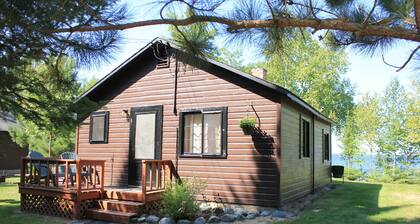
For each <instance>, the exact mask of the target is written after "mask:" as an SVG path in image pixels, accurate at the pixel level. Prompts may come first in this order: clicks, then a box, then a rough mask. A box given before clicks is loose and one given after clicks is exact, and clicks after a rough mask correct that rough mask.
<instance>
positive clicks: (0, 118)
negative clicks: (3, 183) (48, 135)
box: [0, 111, 28, 176]
mask: <svg viewBox="0 0 420 224" xmlns="http://www.w3.org/2000/svg"><path fill="white" fill-rule="evenodd" d="M16 125H17V123H16V119H15V118H14V117H13V116H12V115H10V114H9V113H5V112H1V111H0V176H2V175H4V176H9V175H14V174H19V169H20V159H21V158H22V157H23V156H26V155H27V154H28V149H27V148H22V147H20V146H19V145H18V144H16V143H15V142H13V140H12V138H11V136H10V134H9V129H10V128H11V127H14V126H16Z"/></svg>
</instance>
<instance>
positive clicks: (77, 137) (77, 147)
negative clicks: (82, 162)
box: [74, 125, 80, 154]
mask: <svg viewBox="0 0 420 224" xmlns="http://www.w3.org/2000/svg"><path fill="white" fill-rule="evenodd" d="M79 130H80V128H79V125H77V127H76V142H75V147H74V151H75V152H76V154H79Z"/></svg>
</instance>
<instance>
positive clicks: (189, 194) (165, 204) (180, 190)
mask: <svg viewBox="0 0 420 224" xmlns="http://www.w3.org/2000/svg"><path fill="white" fill-rule="evenodd" d="M202 190H203V185H200V183H198V182H194V181H183V183H175V184H173V183H171V184H169V185H167V186H166V189H165V192H164V193H163V195H162V210H161V213H162V214H163V215H167V216H170V217H172V218H173V219H175V220H179V219H191V218H194V217H195V216H196V215H197V212H198V211H199V205H198V202H197V201H196V199H195V195H196V194H198V193H200V192H201V191H202Z"/></svg>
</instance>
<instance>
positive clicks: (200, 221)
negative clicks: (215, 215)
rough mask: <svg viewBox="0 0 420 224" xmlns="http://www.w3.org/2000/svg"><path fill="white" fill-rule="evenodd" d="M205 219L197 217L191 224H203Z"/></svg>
mask: <svg viewBox="0 0 420 224" xmlns="http://www.w3.org/2000/svg"><path fill="white" fill-rule="evenodd" d="M205 223H206V219H205V218H204V217H198V218H196V219H195V220H194V222H193V224H205Z"/></svg>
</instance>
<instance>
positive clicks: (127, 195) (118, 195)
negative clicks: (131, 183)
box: [105, 190, 143, 202]
mask: <svg viewBox="0 0 420 224" xmlns="http://www.w3.org/2000/svg"><path fill="white" fill-rule="evenodd" d="M105 198H106V199H114V200H123V201H138V202H142V201H143V193H142V192H141V191H119V190H107V191H106V193H105Z"/></svg>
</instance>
